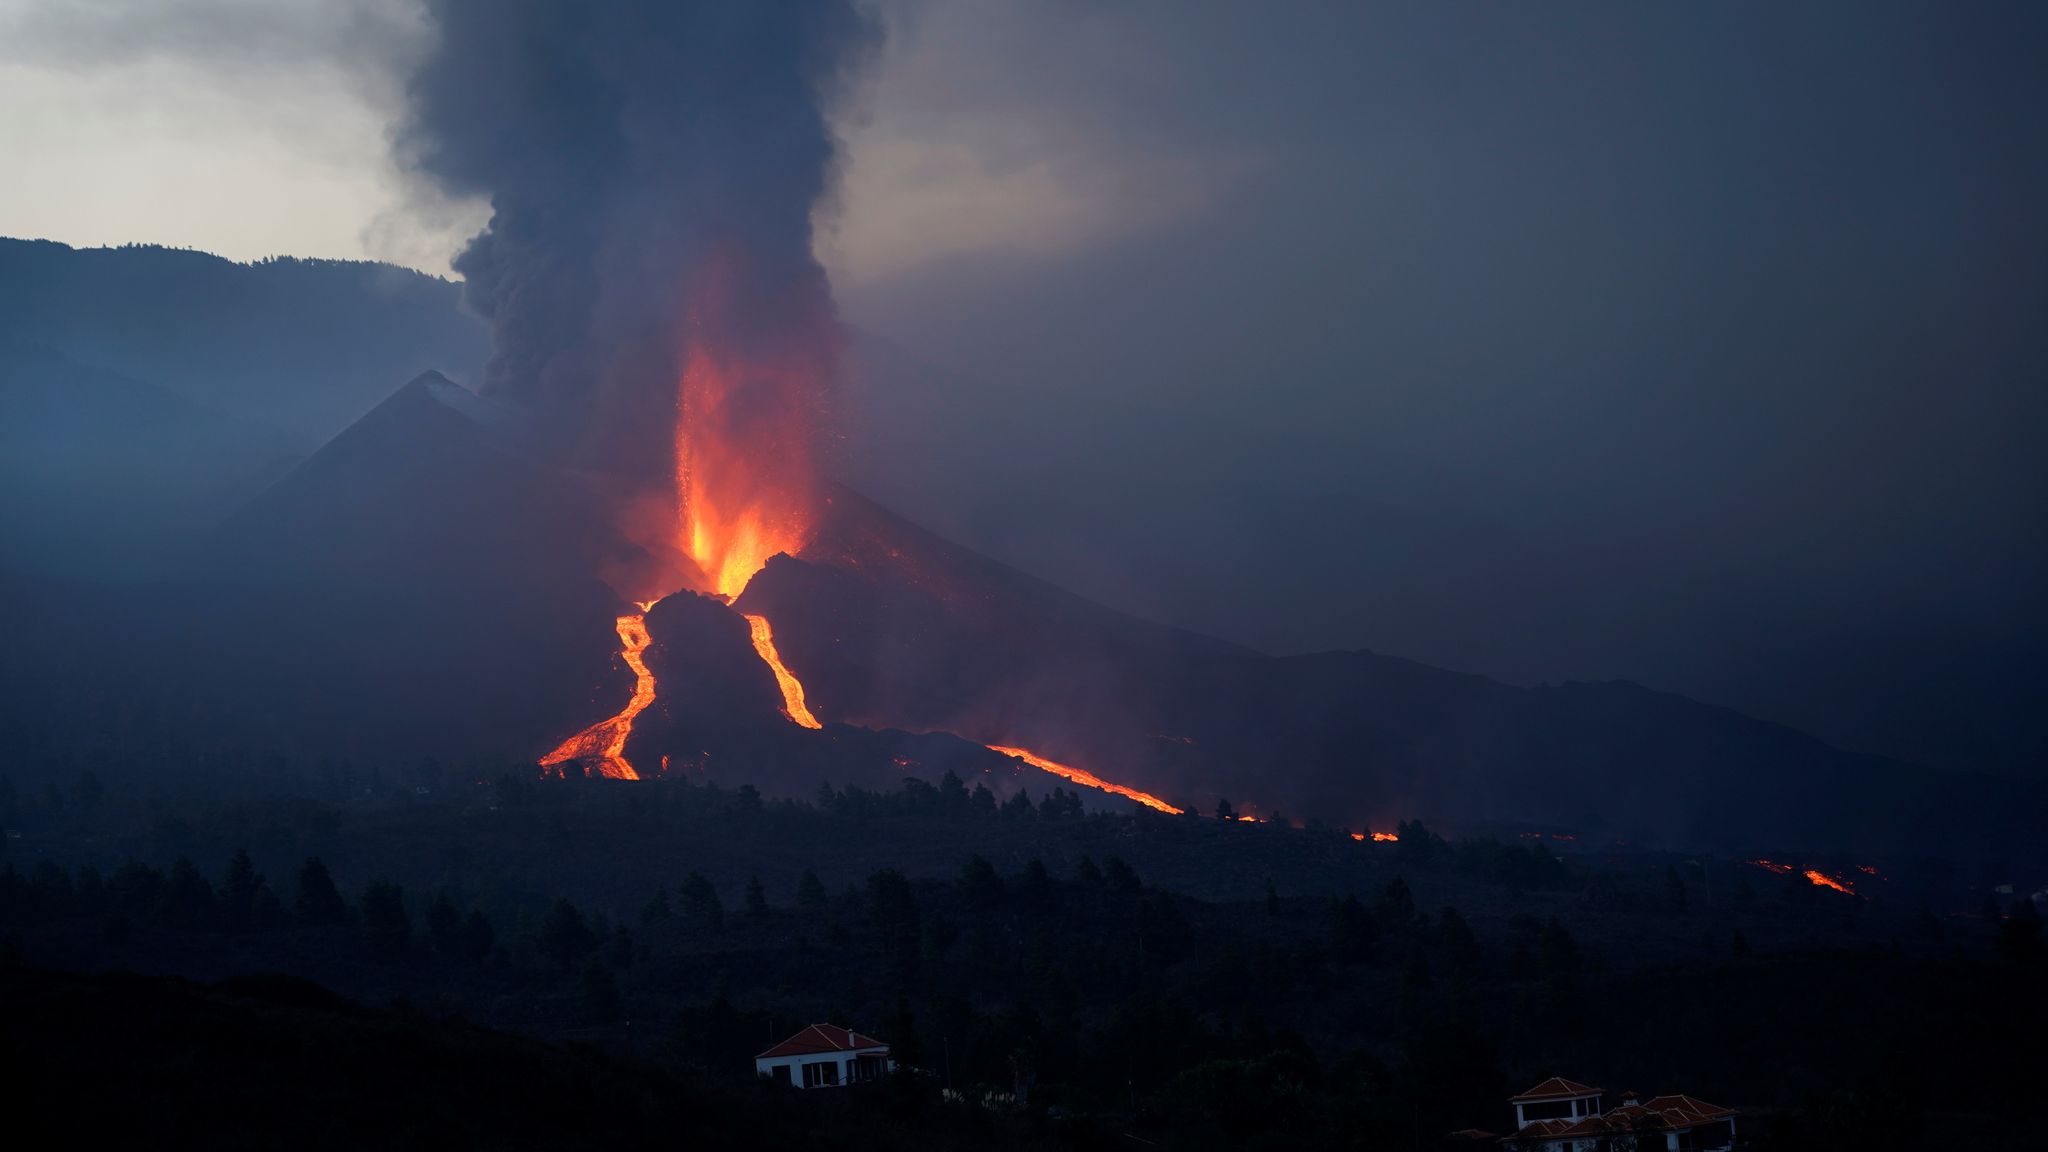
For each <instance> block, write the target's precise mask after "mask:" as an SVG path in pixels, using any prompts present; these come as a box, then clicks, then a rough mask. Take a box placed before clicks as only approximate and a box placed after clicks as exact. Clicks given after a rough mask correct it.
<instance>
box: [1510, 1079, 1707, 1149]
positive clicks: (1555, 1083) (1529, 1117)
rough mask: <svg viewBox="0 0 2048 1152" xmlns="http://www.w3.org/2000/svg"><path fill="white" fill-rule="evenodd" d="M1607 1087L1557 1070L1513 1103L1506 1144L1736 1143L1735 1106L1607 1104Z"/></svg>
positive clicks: (1663, 1101) (1653, 1101) (1676, 1101)
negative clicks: (1512, 1123)
mask: <svg viewBox="0 0 2048 1152" xmlns="http://www.w3.org/2000/svg"><path fill="white" fill-rule="evenodd" d="M1603 1095H1604V1093H1602V1092H1601V1090H1600V1089H1598V1088H1589V1087H1587V1086H1586V1085H1584V1084H1580V1083H1577V1082H1576V1081H1572V1080H1566V1079H1564V1078H1562V1077H1557V1076H1553V1077H1551V1078H1550V1079H1548V1080H1545V1081H1544V1082H1543V1083H1541V1084H1538V1085H1536V1086H1535V1087H1534V1088H1531V1089H1529V1090H1528V1091H1527V1092H1524V1093H1522V1094H1521V1095H1519V1096H1516V1097H1513V1098H1512V1099H1510V1100H1509V1101H1508V1103H1510V1104H1512V1105H1514V1109H1515V1132H1514V1134H1513V1135H1510V1136H1503V1137H1501V1141H1500V1142H1501V1144H1502V1145H1504V1146H1506V1147H1507V1148H1510V1149H1515V1150H1517V1152H1522V1150H1526V1152H1726V1150H1728V1149H1731V1148H1733V1147H1734V1146H1735V1117H1736V1112H1735V1110H1734V1109H1733V1108H1723V1107H1721V1106H1720V1105H1718V1104H1709V1103H1707V1102H1706V1101H1704V1100H1695V1099H1693V1098H1692V1097H1690V1096H1684V1095H1676V1096H1653V1097H1651V1098H1649V1099H1648V1100H1642V1099H1638V1098H1637V1097H1636V1095H1635V1093H1633V1092H1624V1093H1622V1099H1621V1103H1620V1104H1619V1105H1617V1106H1615V1107H1613V1108H1602V1107H1601V1098H1602V1096H1603Z"/></svg>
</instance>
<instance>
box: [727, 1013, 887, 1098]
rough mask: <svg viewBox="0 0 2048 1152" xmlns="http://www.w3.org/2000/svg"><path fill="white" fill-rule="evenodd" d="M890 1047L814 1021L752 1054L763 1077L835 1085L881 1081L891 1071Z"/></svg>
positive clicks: (797, 1083)
mask: <svg viewBox="0 0 2048 1152" xmlns="http://www.w3.org/2000/svg"><path fill="white" fill-rule="evenodd" d="M895 1068H896V1064H895V1062H894V1061H892V1060H890V1059H889V1046H888V1045H887V1044H885V1043H883V1042H882V1041H880V1040H877V1039H875V1038H874V1037H872V1036H863V1035H861V1034H860V1033H858V1032H855V1031H853V1030H852V1029H850V1028H840V1027H838V1026H836V1025H832V1024H813V1025H811V1026H810V1027H809V1028H806V1029H804V1030H803V1031H801V1032H799V1033H797V1034H796V1035H794V1036H791V1037H790V1038H789V1039H787V1040H784V1041H783V1042H782V1043H780V1044H777V1045H776V1046H775V1047H773V1048H770V1049H768V1050H767V1051H766V1052H763V1053H761V1054H760V1055H759V1056H756V1057H754V1071H755V1072H756V1073H758V1074H759V1075H760V1076H761V1077H762V1078H763V1079H766V1080H774V1081H777V1082H779V1083H782V1084H788V1085H790V1086H791V1087H794V1088H836V1087H838V1086H840V1085H842V1084H863V1083H866V1082H867V1081H870V1080H880V1079H881V1078H883V1077H884V1076H887V1075H888V1074H889V1073H890V1072H892V1071H894V1070H895Z"/></svg>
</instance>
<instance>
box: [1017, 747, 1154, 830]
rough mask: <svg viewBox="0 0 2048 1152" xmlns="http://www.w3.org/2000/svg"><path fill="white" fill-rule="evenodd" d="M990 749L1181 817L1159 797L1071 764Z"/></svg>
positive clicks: (1029, 753) (1022, 753) (1031, 754)
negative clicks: (1105, 778) (1111, 781)
mask: <svg viewBox="0 0 2048 1152" xmlns="http://www.w3.org/2000/svg"><path fill="white" fill-rule="evenodd" d="M988 749H989V751H991V752H1001V753H1002V754H1003V755H1005V756H1014V757H1016V758H1017V759H1019V760H1022V761H1023V762H1025V763H1026V764H1029V765H1031V766H1032V767H1033V768H1042V769H1044V770H1045V771H1047V772H1050V773H1052V774H1053V775H1055V776H1064V777H1066V778H1067V779H1069V780H1072V781H1073V782H1074V783H1076V784H1085V785H1087V786H1088V787H1090V788H1100V789H1101V790H1102V791H1104V792H1114V793H1116V794H1117V795H1118V796H1124V797H1128V798H1130V799H1132V800H1136V801H1137V802H1138V803H1140V804H1143V805H1144V806H1145V807H1147V808H1155V809H1158V810H1159V811H1161V812H1164V813H1166V814H1167V815H1169V816H1179V815H1181V809H1179V808H1175V807H1174V806H1173V805H1171V804H1168V803H1167V802H1166V801H1164V800H1161V799H1160V798H1159V797H1157V796H1153V795H1151V794H1150V793H1146V792H1140V791H1138V790H1137V789H1136V788H1126V787H1124V786H1123V785H1121V784H1111V783H1110V782H1109V781H1107V780H1104V779H1103V778H1102V777H1100V776H1097V775H1095V774H1094V773H1092V772H1084V771H1082V770H1081V769H1079V768H1076V767H1074V766H1073V765H1071V764H1062V763H1060V762H1059V761H1057V760H1047V759H1046V758H1045V757H1043V756H1040V755H1038V754H1037V753H1035V752H1031V751H1028V750H1026V749H1023V748H1008V747H1005V746H1003V745H1001V744H991V745H989V746H988Z"/></svg>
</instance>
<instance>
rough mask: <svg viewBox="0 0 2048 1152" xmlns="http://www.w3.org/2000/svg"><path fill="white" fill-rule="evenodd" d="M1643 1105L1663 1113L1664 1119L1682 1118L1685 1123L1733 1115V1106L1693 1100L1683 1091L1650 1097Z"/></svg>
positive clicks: (1704, 1121) (1676, 1125) (1695, 1122)
mask: <svg viewBox="0 0 2048 1152" xmlns="http://www.w3.org/2000/svg"><path fill="white" fill-rule="evenodd" d="M1643 1107H1645V1108H1648V1109H1650V1110H1651V1111H1653V1112H1661V1113H1663V1114H1664V1116H1665V1119H1666V1120H1670V1119H1672V1118H1673V1117H1677V1118H1679V1119H1682V1120H1683V1121H1684V1123H1685V1124H1704V1123H1706V1122H1707V1121H1709V1120H1719V1119H1722V1118H1723V1117H1727V1116H1733V1115H1735V1109H1733V1108H1723V1107H1721V1106H1720V1105H1719V1104H1709V1103H1707V1102H1706V1101H1705V1100H1695V1099H1693V1098H1692V1097H1690V1096H1687V1095H1685V1094H1684V1093H1679V1094H1677V1095H1674V1096H1656V1097H1652V1098H1651V1099H1648V1100H1645V1101H1643ZM1672 1126H1673V1127H1682V1126H1683V1125H1682V1124H1673V1125H1672Z"/></svg>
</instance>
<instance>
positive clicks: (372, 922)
mask: <svg viewBox="0 0 2048 1152" xmlns="http://www.w3.org/2000/svg"><path fill="white" fill-rule="evenodd" d="M362 915H363V933H364V934H365V935H366V936H368V937H369V940H370V950H371V951H372V952H374V953H376V954H377V955H378V956H381V957H383V958H385V959H387V960H388V959H395V958H396V957H399V956H403V955H404V954H405V951H406V949H408V948H410V947H411V946H412V917H411V916H410V915H408V914H407V912H406V910H405V889H403V888H401V887H399V886H398V885H396V884H391V883H387V882H385V881H382V880H372V881H371V882H370V885H369V887H367V888H364V889H363V899H362Z"/></svg>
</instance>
